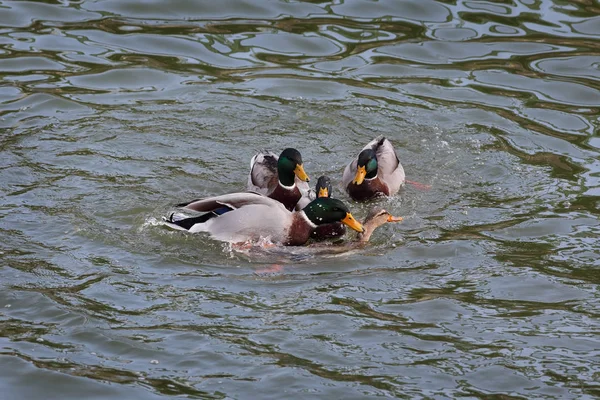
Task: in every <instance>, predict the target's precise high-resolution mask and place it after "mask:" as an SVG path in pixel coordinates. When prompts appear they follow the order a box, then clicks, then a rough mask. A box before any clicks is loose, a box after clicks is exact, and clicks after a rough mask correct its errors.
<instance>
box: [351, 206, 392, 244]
mask: <svg viewBox="0 0 600 400" xmlns="http://www.w3.org/2000/svg"><path fill="white" fill-rule="evenodd" d="M400 221H402V217H394V216H393V215H392V214H390V213H389V212H387V211H386V210H384V209H374V210H371V211H370V212H369V214H368V215H367V217H366V218H365V222H363V228H364V229H363V231H362V232H359V233H358V234H357V237H356V240H357V241H358V242H360V243H366V242H368V241H369V239H371V235H372V234H373V232H374V231H375V229H377V228H379V227H380V226H381V225H385V224H387V223H388V222H400Z"/></svg>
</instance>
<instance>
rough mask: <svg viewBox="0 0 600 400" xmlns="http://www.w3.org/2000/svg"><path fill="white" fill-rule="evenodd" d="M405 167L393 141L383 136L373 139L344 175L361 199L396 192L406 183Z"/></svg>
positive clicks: (349, 189) (351, 190) (344, 182)
mask: <svg viewBox="0 0 600 400" xmlns="http://www.w3.org/2000/svg"><path fill="white" fill-rule="evenodd" d="M404 179H405V176H404V168H402V164H400V160H398V156H397V155H396V151H395V150H394V146H392V143H391V142H390V141H389V140H388V139H386V138H385V137H383V136H379V137H377V138H375V139H373V140H372V141H370V142H369V143H368V144H367V145H366V146H365V147H364V148H363V149H362V150H361V152H360V153H359V154H358V157H356V158H355V159H354V160H352V162H350V164H348V165H347V166H346V169H345V170H344V174H343V176H342V185H343V186H344V188H345V189H346V191H347V192H348V194H349V195H350V197H352V199H354V200H357V201H365V200H370V199H372V198H374V197H377V196H392V195H394V194H396V193H397V192H398V190H400V187H401V186H402V184H403V183H404Z"/></svg>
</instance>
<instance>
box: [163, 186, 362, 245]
mask: <svg viewBox="0 0 600 400" xmlns="http://www.w3.org/2000/svg"><path fill="white" fill-rule="evenodd" d="M179 206H181V207H183V208H184V209H185V210H194V211H200V212H205V214H203V215H200V216H198V217H189V218H184V219H181V220H175V219H174V218H173V217H174V215H173V214H171V216H170V217H169V218H168V219H165V220H166V223H167V225H168V226H170V227H173V228H176V229H183V230H188V231H190V232H208V233H210V235H211V236H212V237H213V238H214V239H217V240H221V241H226V242H232V243H240V242H246V241H249V240H250V241H253V240H258V239H260V238H267V237H268V238H270V239H271V241H273V242H277V243H282V244H284V245H290V246H299V245H303V244H304V243H306V242H307V241H308V239H309V237H310V234H311V232H312V231H313V230H314V229H315V228H316V227H317V226H318V225H322V224H327V223H331V222H335V221H340V222H343V223H344V224H346V225H348V226H349V227H350V228H352V229H354V230H356V231H357V232H362V231H363V227H362V225H361V224H360V223H359V222H358V221H356V220H355V219H354V217H353V216H352V214H351V213H350V211H349V210H348V207H346V205H345V204H344V203H343V202H341V201H340V200H337V199H331V198H327V197H321V198H318V199H315V200H313V201H312V202H310V203H309V204H308V205H307V206H306V207H305V208H304V209H303V210H301V211H296V212H291V211H289V210H287V209H286V208H285V207H284V206H283V204H282V203H280V202H279V201H277V200H274V199H271V198H269V197H265V196H262V195H260V194H258V193H232V194H226V195H222V196H215V197H209V198H205V199H200V200H194V201H192V202H190V203H187V204H180V205H179Z"/></svg>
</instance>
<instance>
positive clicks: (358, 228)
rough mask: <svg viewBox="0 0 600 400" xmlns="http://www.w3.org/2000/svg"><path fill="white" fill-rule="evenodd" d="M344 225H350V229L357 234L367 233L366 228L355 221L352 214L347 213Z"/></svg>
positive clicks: (343, 221)
mask: <svg viewBox="0 0 600 400" xmlns="http://www.w3.org/2000/svg"><path fill="white" fill-rule="evenodd" d="M342 223H344V224H346V225H348V226H349V227H350V228H352V229H354V230H355V231H357V232H364V231H365V228H363V226H362V224H361V223H360V222H358V221H357V220H355V219H354V217H353V216H352V214H350V213H346V217H344V219H343V220H342Z"/></svg>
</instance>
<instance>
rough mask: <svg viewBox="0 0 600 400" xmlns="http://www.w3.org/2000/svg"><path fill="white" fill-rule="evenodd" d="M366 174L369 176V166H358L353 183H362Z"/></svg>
mask: <svg viewBox="0 0 600 400" xmlns="http://www.w3.org/2000/svg"><path fill="white" fill-rule="evenodd" d="M365 176H367V167H365V166H362V167H358V169H357V170H356V175H355V176H354V180H353V181H352V183H354V184H355V185H360V184H362V183H363V181H364V180H365Z"/></svg>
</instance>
